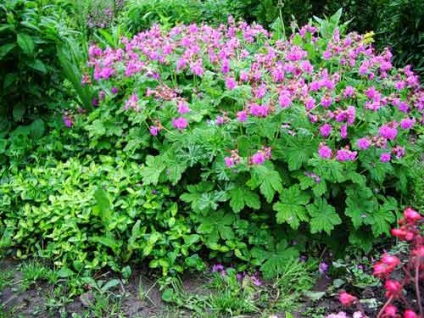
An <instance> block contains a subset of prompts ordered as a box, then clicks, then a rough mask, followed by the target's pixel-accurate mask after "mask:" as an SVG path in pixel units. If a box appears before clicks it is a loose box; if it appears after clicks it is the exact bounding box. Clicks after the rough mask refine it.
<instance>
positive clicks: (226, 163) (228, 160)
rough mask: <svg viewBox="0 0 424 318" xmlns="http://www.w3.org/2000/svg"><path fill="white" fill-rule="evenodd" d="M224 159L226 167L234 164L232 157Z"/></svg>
mask: <svg viewBox="0 0 424 318" xmlns="http://www.w3.org/2000/svg"><path fill="white" fill-rule="evenodd" d="M224 160H225V165H226V166H227V168H231V167H233V166H234V164H235V160H234V158H232V157H225V158H224Z"/></svg>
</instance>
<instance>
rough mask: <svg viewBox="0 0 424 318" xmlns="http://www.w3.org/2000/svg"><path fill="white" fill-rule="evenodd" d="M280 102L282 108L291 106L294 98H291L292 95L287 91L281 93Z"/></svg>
mask: <svg viewBox="0 0 424 318" xmlns="http://www.w3.org/2000/svg"><path fill="white" fill-rule="evenodd" d="M278 102H279V103H280V106H281V107H282V108H286V107H289V106H290V104H291V102H292V100H291V98H290V95H289V94H288V93H287V92H284V93H281V94H280V97H279V98H278Z"/></svg>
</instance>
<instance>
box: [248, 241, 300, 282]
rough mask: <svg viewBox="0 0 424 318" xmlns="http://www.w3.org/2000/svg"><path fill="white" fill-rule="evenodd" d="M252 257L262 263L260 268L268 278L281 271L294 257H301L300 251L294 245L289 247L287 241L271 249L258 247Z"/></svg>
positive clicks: (254, 249) (253, 250) (253, 251)
mask: <svg viewBox="0 0 424 318" xmlns="http://www.w3.org/2000/svg"><path fill="white" fill-rule="evenodd" d="M252 257H253V258H256V259H258V261H259V262H260V263H262V265H261V267H260V269H261V271H262V273H263V275H264V277H265V278H266V279H269V278H273V277H275V276H277V275H278V274H279V273H280V270H281V269H282V268H284V265H285V264H286V263H287V262H289V261H291V260H292V259H293V258H298V257H299V251H298V250H296V249H295V248H294V247H288V244H287V242H286V241H281V242H280V243H279V244H277V246H276V248H275V249H274V250H271V251H267V250H263V249H260V248H257V247H254V248H253V249H252Z"/></svg>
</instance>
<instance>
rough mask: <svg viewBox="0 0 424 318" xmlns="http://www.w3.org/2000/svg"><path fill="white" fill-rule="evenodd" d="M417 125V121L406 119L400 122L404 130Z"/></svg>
mask: <svg viewBox="0 0 424 318" xmlns="http://www.w3.org/2000/svg"><path fill="white" fill-rule="evenodd" d="M414 124H415V119H413V118H412V119H411V118H404V119H402V120H401V121H400V127H401V128H402V129H410V128H411V127H412V126H414Z"/></svg>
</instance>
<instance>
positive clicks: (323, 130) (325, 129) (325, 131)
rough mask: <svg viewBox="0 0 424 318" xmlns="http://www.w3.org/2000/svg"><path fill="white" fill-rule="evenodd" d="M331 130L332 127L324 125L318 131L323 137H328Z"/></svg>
mask: <svg viewBox="0 0 424 318" xmlns="http://www.w3.org/2000/svg"><path fill="white" fill-rule="evenodd" d="M332 130H333V127H331V125H329V124H324V125H322V126H321V127H320V129H319V131H320V133H321V135H322V136H323V137H325V138H326V137H328V136H329V135H330V134H331V131H332Z"/></svg>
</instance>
